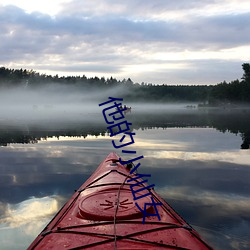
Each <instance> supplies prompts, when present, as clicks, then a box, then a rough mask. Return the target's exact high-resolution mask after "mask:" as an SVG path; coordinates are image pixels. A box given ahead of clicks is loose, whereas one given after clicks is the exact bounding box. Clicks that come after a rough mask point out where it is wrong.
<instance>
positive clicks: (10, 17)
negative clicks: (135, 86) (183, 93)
mask: <svg viewBox="0 0 250 250" xmlns="http://www.w3.org/2000/svg"><path fill="white" fill-rule="evenodd" d="M249 23H250V1H249V0H241V1H238V0H216V1H215V0H202V1H201V0H178V1H173V0H143V1H142V0H141V1H139V0H126V1H117V0H71V1H70V0H53V1H52V0H50V1H48V0H43V1H33V0H32V1H29V0H22V1H20V0H0V66H4V67H9V68H26V69H33V70H35V71H38V72H40V73H47V74H52V75H55V74H57V73H58V74H59V76H62V75H83V74H85V75H86V76H88V77H91V76H98V77H101V76H104V77H110V76H113V77H116V78H117V79H121V80H122V79H123V78H128V77H130V78H131V79H132V80H133V81H134V82H139V83H141V82H151V83H154V84H163V83H165V84H215V83H218V82H221V81H223V80H226V81H230V80H234V79H237V78H240V77H241V76H242V74H243V73H242V68H241V64H242V63H244V62H249V61H250V26H249Z"/></svg>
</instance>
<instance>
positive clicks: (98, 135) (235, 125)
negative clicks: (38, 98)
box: [0, 105, 250, 249]
mask: <svg viewBox="0 0 250 250" xmlns="http://www.w3.org/2000/svg"><path fill="white" fill-rule="evenodd" d="M34 109H35V112H36V113H37V114H39V115H37V116H31V117H29V118H27V117H25V118H22V117H23V116H21V115H20V116H16V117H14V118H13V117H11V115H10V116H9V117H6V116H5V117H4V118H0V144H1V147H0V190H1V191H0V244H1V246H0V248H1V249H25V248H27V247H28V246H29V244H30V243H31V242H32V241H33V240H34V238H35V237H36V236H37V234H38V233H40V231H41V230H42V229H43V227H44V226H45V225H46V224H47V223H48V222H49V221H50V220H51V218H52V217H53V216H54V215H55V213H56V212H57V211H58V210H59V209H60V207H61V206H62V205H63V204H64V202H66V201H67V199H69V197H70V196H71V195H72V194H73V191H74V190H75V189H77V188H78V187H79V186H80V185H81V184H82V183H83V182H84V181H85V180H86V179H87V178H88V177H89V176H90V175H91V174H92V172H93V171H94V170H95V169H96V167H97V166H98V165H99V163H100V162H101V161H102V160H103V159H104V158H105V157H106V156H107V154H108V153H110V152H111V151H115V152H117V153H118V154H120V155H121V156H123V157H124V158H125V159H126V158H127V159H128V158H131V157H128V156H127V155H126V154H122V153H121V150H119V149H118V150H115V149H114V147H113V145H112V143H111V140H112V139H114V138H111V137H110V136H109V135H108V133H107V125H106V123H105V121H104V118H103V115H102V109H101V108H99V109H98V108H97V109H95V110H94V111H92V110H91V112H84V113H77V112H75V113H74V112H73V111H72V112H71V111H69V110H66V111H65V110H64V111H62V113H61V116H60V115H59V114H58V112H57V114H56V115H54V113H53V112H54V111H53V110H50V111H49V112H48V111H47V112H46V113H45V112H44V111H43V108H40V107H33V111H32V110H31V111H32V112H34ZM46 109H48V110H49V109H50V107H46ZM51 109H52V108H51ZM26 113H27V112H26ZM126 120H127V121H129V122H132V124H133V132H135V133H136V135H135V136H134V140H135V143H134V144H133V146H130V147H129V148H128V147H126V149H130V150H136V151H137V155H138V156H139V155H144V159H142V160H140V162H141V166H140V168H139V172H140V173H145V174H151V177H150V178H149V184H155V190H156V192H158V193H159V194H160V195H161V196H162V197H163V198H164V199H165V200H166V201H167V202H168V203H169V204H170V205H171V206H172V207H174V208H175V210H176V211H177V212H178V213H179V214H180V215H182V217H184V218H185V219H186V220H187V222H189V223H190V224H191V225H192V226H193V227H194V228H195V229H196V230H197V231H198V232H199V233H200V234H201V235H202V236H203V237H204V238H205V239H206V240H207V242H208V243H210V245H212V246H213V247H214V248H215V249H250V184H249V183H250V150H249V149H248V148H249V142H250V110H228V109H221V110H199V109H197V108H192V109H187V108H185V106H181V105H179V106H159V107H157V108H152V107H150V106H149V107H144V108H141V107H139V106H138V107H137V106H136V105H135V106H134V109H133V111H132V113H129V114H127V115H126ZM116 139H117V140H118V139H119V136H117V137H116Z"/></svg>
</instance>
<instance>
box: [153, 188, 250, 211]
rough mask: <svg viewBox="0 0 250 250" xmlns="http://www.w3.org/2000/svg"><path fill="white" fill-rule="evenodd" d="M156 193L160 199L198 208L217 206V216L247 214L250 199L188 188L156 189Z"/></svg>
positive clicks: (249, 207) (249, 208) (249, 209)
mask: <svg viewBox="0 0 250 250" xmlns="http://www.w3.org/2000/svg"><path fill="white" fill-rule="evenodd" d="M157 192H158V193H159V194H160V195H161V196H162V197H168V198H166V200H168V199H174V200H180V201H183V202H186V203H189V204H190V203H193V204H198V205H199V206H211V207H212V206H218V207H220V208H221V209H220V210H218V211H217V214H216V216H218V214H227V215H228V214H235V215H240V214H245V213H246V214H248V213H249V211H250V198H248V197H245V196H240V195H235V194H225V193H219V192H209V191H202V190H200V189H197V190H196V191H195V190H194V189H191V188H189V187H183V186H182V187H163V188H158V189H157Z"/></svg>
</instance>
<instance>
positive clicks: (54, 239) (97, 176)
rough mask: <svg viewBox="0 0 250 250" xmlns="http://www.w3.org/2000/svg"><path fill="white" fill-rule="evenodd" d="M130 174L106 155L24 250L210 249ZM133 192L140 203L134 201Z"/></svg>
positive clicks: (149, 189) (113, 154)
mask: <svg viewBox="0 0 250 250" xmlns="http://www.w3.org/2000/svg"><path fill="white" fill-rule="evenodd" d="M129 172H130V170H129V168H128V167H126V165H124V166H123V165H122V164H121V163H120V162H119V156H118V155H117V154H116V153H110V154H109V155H108V156H107V158H106V159H105V160H104V161H103V162H102V163H101V164H100V165H99V167H98V168H97V169H96V171H95V172H94V173H93V175H92V176H91V177H90V178H89V179H88V180H87V181H86V182H85V183H84V184H83V185H82V186H81V187H80V188H79V189H78V190H77V191H76V192H75V193H74V195H73V196H72V198H71V199H70V200H69V201H68V202H67V203H66V204H65V205H64V206H63V208H62V209H61V210H60V211H59V212H58V213H57V215H56V216H55V217H54V218H53V219H52V221H51V222H50V223H49V224H48V225H47V226H46V227H45V229H44V230H43V231H42V232H41V234H39V235H38V237H37V238H36V239H35V240H34V242H33V243H32V244H31V245H30V247H29V248H28V249H29V250H31V249H100V248H103V249H124V250H125V249H144V250H145V249H192V250H195V249H197V250H198V249H212V248H211V247H210V246H209V245H207V243H205V242H204V241H203V240H202V239H201V237H200V236H199V234H198V233H197V232H196V231H195V230H194V229H193V228H192V227H191V226H190V225H189V224H187V222H185V221H184V219H182V218H181V217H180V216H179V215H178V214H177V213H176V212H175V211H174V210H173V209H172V208H171V207H170V205H169V204H167V203H166V202H165V201H164V200H163V199H162V198H161V197H160V196H159V195H158V194H157V193H156V192H155V191H154V190H153V189H152V188H148V186H147V185H146V184H145V181H143V180H142V179H141V178H138V176H137V175H136V174H134V173H133V174H130V173H129ZM128 181H129V182H128ZM132 186H133V187H134V189H136V197H142V198H140V199H137V200H134V196H133V193H132V192H131V187H132ZM138 190H139V191H138ZM148 193H150V197H149V195H147V194H148ZM152 201H153V202H152ZM145 204H147V205H145ZM154 204H162V205H157V206H156V205H154ZM139 208H142V209H143V208H144V212H145V213H143V212H142V211H141V210H140V209H139ZM156 210H157V211H156ZM156 212H157V213H156ZM145 214H146V215H145ZM147 214H158V215H157V216H147ZM143 222H144V224H143Z"/></svg>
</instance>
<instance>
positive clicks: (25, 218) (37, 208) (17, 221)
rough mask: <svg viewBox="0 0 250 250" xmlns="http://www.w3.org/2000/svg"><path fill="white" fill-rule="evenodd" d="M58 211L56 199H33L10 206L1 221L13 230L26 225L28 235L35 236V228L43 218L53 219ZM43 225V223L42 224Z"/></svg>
mask: <svg viewBox="0 0 250 250" xmlns="http://www.w3.org/2000/svg"><path fill="white" fill-rule="evenodd" d="M57 211H58V202H57V200H56V199H55V197H43V198H31V199H29V200H26V201H23V202H21V203H19V204H15V205H12V204H8V205H7V207H6V210H5V217H3V218H2V219H0V223H4V224H5V225H8V226H9V227H11V228H15V227H20V226H22V225H24V224H25V225H26V227H25V228H26V229H25V231H26V233H29V234H33V227H34V226H35V227H36V226H37V222H39V221H41V220H42V219H43V218H44V219H46V218H47V217H51V215H53V214H55V213H56V212H57ZM42 224H43V223H42Z"/></svg>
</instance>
